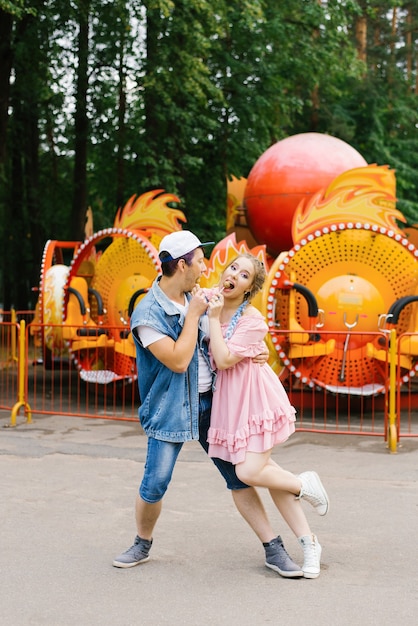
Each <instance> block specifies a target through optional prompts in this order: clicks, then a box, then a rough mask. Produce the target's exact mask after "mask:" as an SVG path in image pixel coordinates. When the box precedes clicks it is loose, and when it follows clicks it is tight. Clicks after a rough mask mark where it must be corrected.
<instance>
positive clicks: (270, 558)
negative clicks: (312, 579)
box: [263, 535, 303, 578]
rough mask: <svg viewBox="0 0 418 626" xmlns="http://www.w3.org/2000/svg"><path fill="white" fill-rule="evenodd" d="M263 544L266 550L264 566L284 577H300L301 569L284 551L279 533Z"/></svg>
mask: <svg viewBox="0 0 418 626" xmlns="http://www.w3.org/2000/svg"><path fill="white" fill-rule="evenodd" d="M263 546H264V549H265V551H266V567H269V568H270V569H274V571H275V572H277V573H278V574H280V576H283V577H284V578H301V577H302V576H303V571H302V569H301V568H300V567H299V566H298V565H296V563H294V562H293V561H292V559H291V558H290V556H289V555H288V553H287V552H286V548H285V547H284V545H283V541H282V538H281V537H280V535H279V536H278V537H276V538H275V539H272V540H271V541H270V542H269V543H263Z"/></svg>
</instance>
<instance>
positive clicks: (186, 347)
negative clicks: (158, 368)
mask: <svg viewBox="0 0 418 626" xmlns="http://www.w3.org/2000/svg"><path fill="white" fill-rule="evenodd" d="M207 306H208V304H207V301H206V298H205V296H204V294H203V292H201V290H200V291H199V292H198V293H196V294H194V295H193V297H192V299H191V300H190V303H189V308H188V311H187V313H186V316H185V319H184V326H183V330H182V331H181V333H180V335H179V336H178V339H177V340H176V341H174V340H173V339H172V338H171V337H164V338H163V339H159V340H158V341H155V342H154V343H151V344H150V345H149V346H148V349H149V350H150V352H151V353H152V354H153V355H154V356H155V358H156V359H158V360H159V361H161V363H163V365H165V366H166V367H168V368H169V369H170V370H172V371H173V372H176V373H178V374H181V373H183V372H185V371H186V370H187V368H188V367H189V364H190V361H191V360H192V357H193V354H194V351H195V348H196V343H197V338H198V327H199V318H200V316H201V315H203V313H204V312H205V311H206V309H207Z"/></svg>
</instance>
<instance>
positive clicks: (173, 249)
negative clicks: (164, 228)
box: [159, 230, 215, 263]
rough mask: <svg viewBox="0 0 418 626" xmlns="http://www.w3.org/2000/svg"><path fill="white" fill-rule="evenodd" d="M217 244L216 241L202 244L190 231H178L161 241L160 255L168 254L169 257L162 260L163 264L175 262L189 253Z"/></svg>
mask: <svg viewBox="0 0 418 626" xmlns="http://www.w3.org/2000/svg"><path fill="white" fill-rule="evenodd" d="M213 243H215V242H214V241H206V242H205V243H202V242H201V241H200V240H199V239H198V238H197V237H196V235H194V234H193V233H191V232H190V230H178V231H176V232H174V233H170V234H169V235H166V236H165V237H163V238H162V239H161V243H160V247H159V253H160V258H161V253H162V252H166V253H167V254H169V256H168V257H167V256H165V255H164V258H162V259H161V262H162V263H166V262H167V261H173V260H174V259H179V258H181V257H182V256H184V255H185V254H187V253H188V252H192V250H196V248H201V247H202V246H210V245H211V244H213Z"/></svg>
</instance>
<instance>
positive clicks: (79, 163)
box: [71, 0, 90, 241]
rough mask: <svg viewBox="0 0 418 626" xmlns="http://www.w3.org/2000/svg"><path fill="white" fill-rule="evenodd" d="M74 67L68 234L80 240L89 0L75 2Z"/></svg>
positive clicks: (86, 128)
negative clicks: (76, 13)
mask: <svg viewBox="0 0 418 626" xmlns="http://www.w3.org/2000/svg"><path fill="white" fill-rule="evenodd" d="M79 9H80V10H79V18H80V21H79V26H80V30H79V34H78V68H77V87H76V111H75V119H74V133H75V140H74V150H75V156H74V179H73V182H74V187H73V206H72V222H71V227H72V236H73V238H74V239H75V240H78V241H80V240H81V241H83V240H84V225H85V220H86V211H87V141H88V132H89V123H88V117H87V91H88V56H89V10H90V0H81V1H80V2H79Z"/></svg>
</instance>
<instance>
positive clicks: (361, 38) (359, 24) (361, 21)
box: [355, 15, 367, 63]
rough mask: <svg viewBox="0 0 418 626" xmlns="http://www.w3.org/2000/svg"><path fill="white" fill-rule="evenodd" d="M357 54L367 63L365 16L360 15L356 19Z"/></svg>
mask: <svg viewBox="0 0 418 626" xmlns="http://www.w3.org/2000/svg"><path fill="white" fill-rule="evenodd" d="M355 30H356V44H357V56H358V58H359V59H360V61H364V63H367V17H366V16H365V15H360V16H359V17H358V18H357V20H356V25H355Z"/></svg>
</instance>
